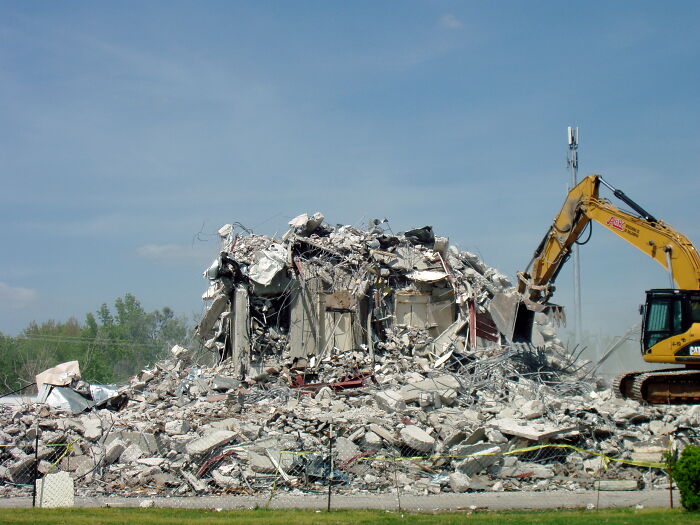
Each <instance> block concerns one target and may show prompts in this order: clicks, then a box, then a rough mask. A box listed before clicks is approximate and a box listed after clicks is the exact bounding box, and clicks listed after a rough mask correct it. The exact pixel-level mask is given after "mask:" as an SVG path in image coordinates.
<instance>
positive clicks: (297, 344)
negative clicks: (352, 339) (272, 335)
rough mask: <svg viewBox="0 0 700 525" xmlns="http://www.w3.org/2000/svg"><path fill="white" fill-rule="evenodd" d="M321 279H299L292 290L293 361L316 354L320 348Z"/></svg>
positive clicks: (291, 339) (290, 332)
mask: <svg viewBox="0 0 700 525" xmlns="http://www.w3.org/2000/svg"><path fill="white" fill-rule="evenodd" d="M322 288H323V285H322V283H321V279H320V278H318V277H315V278H311V279H297V280H295V281H293V283H292V285H291V287H290V289H291V298H290V301H291V306H290V322H289V344H290V357H291V358H292V359H295V358H301V357H308V356H310V355H314V354H316V351H317V349H318V346H319V339H320V331H319V309H320V304H319V303H320V299H319V294H320V292H321V290H322Z"/></svg>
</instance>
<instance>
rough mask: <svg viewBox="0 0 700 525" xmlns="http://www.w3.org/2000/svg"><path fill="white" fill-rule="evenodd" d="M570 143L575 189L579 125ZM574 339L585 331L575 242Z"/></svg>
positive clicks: (569, 134)
mask: <svg viewBox="0 0 700 525" xmlns="http://www.w3.org/2000/svg"><path fill="white" fill-rule="evenodd" d="M566 135H567V139H568V143H569V151H568V153H567V155H566V167H567V168H568V169H569V170H570V171H571V186H570V187H569V190H571V189H573V188H574V187H575V186H576V184H578V181H577V178H578V126H576V127H573V126H569V127H568V128H567V129H566ZM573 251H574V319H575V324H574V340H575V342H576V343H579V342H580V340H581V333H582V331H583V323H582V321H581V258H580V255H579V252H578V245H577V244H574V247H573Z"/></svg>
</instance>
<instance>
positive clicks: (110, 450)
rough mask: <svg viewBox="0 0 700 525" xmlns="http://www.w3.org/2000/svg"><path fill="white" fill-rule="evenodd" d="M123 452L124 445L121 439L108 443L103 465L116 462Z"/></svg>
mask: <svg viewBox="0 0 700 525" xmlns="http://www.w3.org/2000/svg"><path fill="white" fill-rule="evenodd" d="M124 450H126V443H124V442H123V441H122V440H121V439H115V440H113V441H112V442H111V443H109V445H107V452H106V453H105V460H104V462H105V465H111V464H112V463H114V462H115V461H117V459H119V456H121V455H122V452H124Z"/></svg>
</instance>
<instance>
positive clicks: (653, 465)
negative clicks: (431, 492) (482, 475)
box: [357, 444, 666, 469]
mask: <svg viewBox="0 0 700 525" xmlns="http://www.w3.org/2000/svg"><path fill="white" fill-rule="evenodd" d="M545 448H568V449H571V450H575V451H577V452H581V453H583V454H589V455H591V456H597V457H600V458H601V460H602V463H603V468H604V469H607V466H608V464H609V463H610V462H611V461H614V462H616V463H622V464H625V465H634V466H636V467H649V468H666V464H665V463H655V462H649V461H635V460H631V459H620V458H612V457H610V456H607V455H605V454H602V453H600V452H594V451H592V450H585V449H582V448H579V447H575V446H574V445H566V444H562V445H557V444H546V445H533V446H531V447H525V448H520V449H517V450H510V451H508V452H477V453H475V454H466V455H449V454H439V455H433V456H402V457H397V458H389V457H381V456H376V457H372V456H365V457H360V458H357V461H413V460H421V459H422V460H432V459H443V458H444V459H466V458H473V457H479V456H510V455H515V454H523V453H525V452H533V451H535V450H540V449H545Z"/></svg>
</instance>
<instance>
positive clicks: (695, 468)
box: [668, 445, 700, 511]
mask: <svg viewBox="0 0 700 525" xmlns="http://www.w3.org/2000/svg"><path fill="white" fill-rule="evenodd" d="M668 459H669V460H670V461H669V466H670V467H671V469H672V470H671V475H672V477H673V479H674V480H675V482H676V485H678V489H679V490H680V491H681V505H683V508H684V509H686V510H690V511H698V510H700V447H696V446H694V445H688V446H687V447H685V449H684V450H683V452H682V453H681V457H680V458H678V459H673V458H668Z"/></svg>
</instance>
